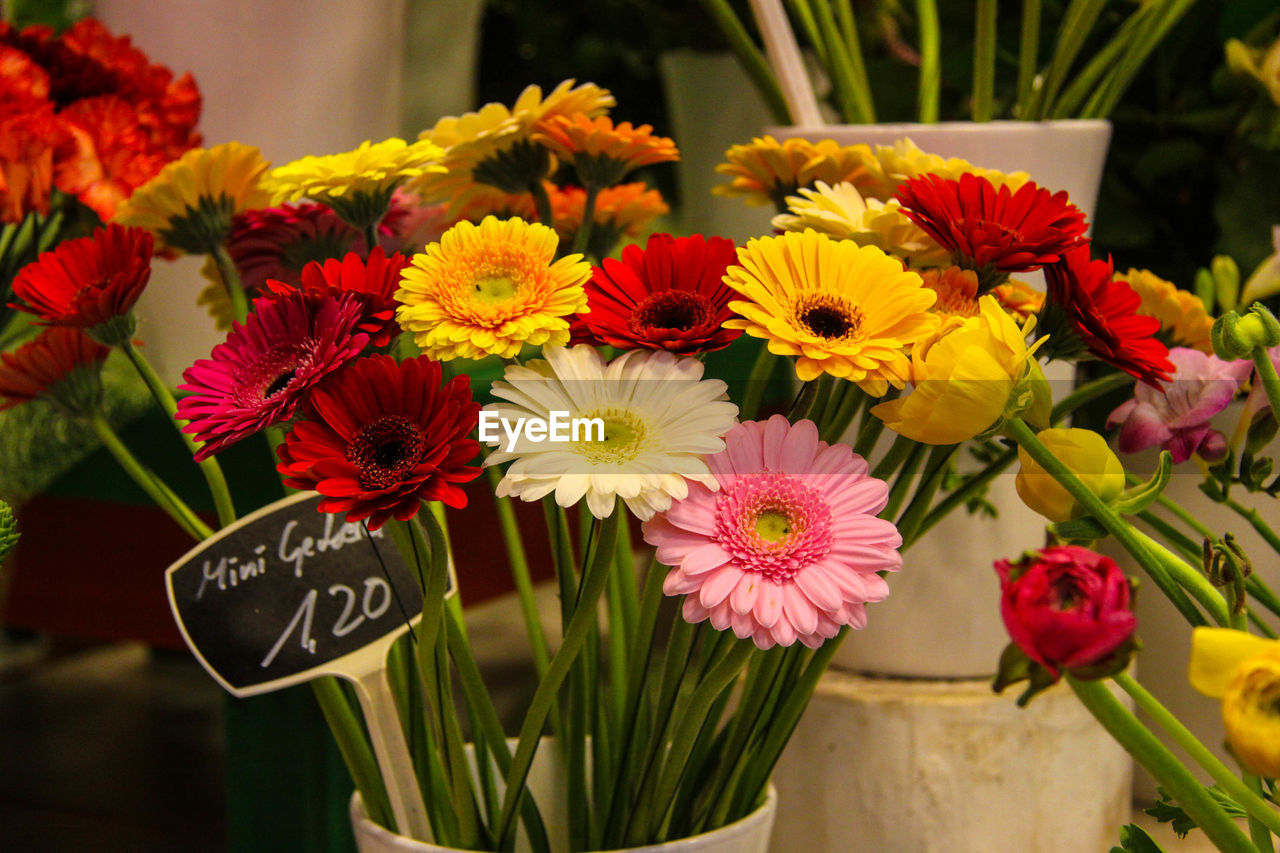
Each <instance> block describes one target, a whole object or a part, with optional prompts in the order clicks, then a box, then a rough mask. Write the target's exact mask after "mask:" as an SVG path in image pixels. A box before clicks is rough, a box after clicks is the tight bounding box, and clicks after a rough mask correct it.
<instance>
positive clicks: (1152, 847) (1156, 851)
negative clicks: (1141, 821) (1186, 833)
mask: <svg viewBox="0 0 1280 853" xmlns="http://www.w3.org/2000/svg"><path fill="white" fill-rule="evenodd" d="M1125 851H1129V853H1164V851H1163V850H1162V849H1161V848H1160V845H1159V844H1156V843H1155V842H1154V841H1152V840H1151V836H1150V835H1147V833H1146V831H1145V830H1143V829H1142V827H1140V826H1138V825H1136V824H1132V823H1131V824H1128V825H1127V826H1122V827H1120V846H1119V847H1112V848H1111V853H1125Z"/></svg>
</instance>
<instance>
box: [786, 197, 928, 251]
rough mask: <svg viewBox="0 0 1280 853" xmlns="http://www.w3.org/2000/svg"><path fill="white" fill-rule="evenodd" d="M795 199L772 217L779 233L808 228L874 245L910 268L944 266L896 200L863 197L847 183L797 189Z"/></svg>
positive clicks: (789, 200)
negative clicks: (903, 261)
mask: <svg viewBox="0 0 1280 853" xmlns="http://www.w3.org/2000/svg"><path fill="white" fill-rule="evenodd" d="M798 192H799V193H800V195H791V196H787V210H788V211H789V213H780V214H778V215H777V216H775V217H773V227H774V228H777V229H779V230H780V231H804V230H805V229H806V228H812V229H813V230H814V231H817V232H818V233H819V234H826V235H827V236H829V237H835V238H836V239H838V240H852V241H853V242H855V243H857V244H858V245H859V246H875V247H876V248H877V249H882V250H884V251H885V252H888V253H889V254H891V255H897V256H898V257H900V258H903V259H904V260H909V261H910V262H911V264H912V265H913V266H915V267H930V266H938V265H942V264H948V263H950V261H951V253H950V252H948V251H947V250H946V249H944V248H942V247H941V246H939V245H938V243H937V241H935V240H934V239H933V238H932V237H930V236H929V235H928V234H926V233H925V232H924V230H923V229H922V228H920V227H919V226H917V225H916V224H915V223H914V222H912V221H911V220H910V219H908V218H907V215H906V214H905V213H903V212H902V205H900V204H898V203H897V202H896V201H893V200H890V201H887V202H882V201H877V200H876V199H874V198H865V199H864V198H863V197H862V194H861V193H859V192H858V190H857V188H856V187H854V185H853V184H851V183H848V182H843V183H839V184H836V185H834V186H832V185H830V184H826V183H823V182H822V181H818V182H817V184H816V185H815V188H814V189H809V188H808V187H801V188H800V190H798Z"/></svg>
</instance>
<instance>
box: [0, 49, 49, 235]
mask: <svg viewBox="0 0 1280 853" xmlns="http://www.w3.org/2000/svg"><path fill="white" fill-rule="evenodd" d="M0 79H3V80H4V90H3V91H2V92H0V222H19V221H21V219H22V218H23V217H24V216H25V215H26V214H27V213H28V212H29V211H32V210H37V211H39V212H41V213H48V212H49V191H50V189H51V188H52V186H53V152H54V144H55V142H56V141H57V140H58V138H59V137H60V136H62V134H63V130H62V128H61V125H60V124H59V122H58V120H57V118H55V117H54V114H53V104H51V103H50V102H49V101H48V100H46V97H47V95H48V92H49V75H48V74H46V73H45V72H44V71H43V70H42V69H41V68H40V67H39V66H37V65H36V64H35V63H34V62H32V61H31V59H30V58H29V57H28V56H27V55H26V54H25V53H23V52H22V51H20V50H16V49H14V48H11V47H4V46H0Z"/></svg>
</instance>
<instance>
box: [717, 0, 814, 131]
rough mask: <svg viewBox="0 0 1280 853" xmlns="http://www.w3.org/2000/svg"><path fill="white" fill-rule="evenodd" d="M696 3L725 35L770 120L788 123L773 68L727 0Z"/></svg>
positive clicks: (788, 119) (783, 101)
mask: <svg viewBox="0 0 1280 853" xmlns="http://www.w3.org/2000/svg"><path fill="white" fill-rule="evenodd" d="M698 2H699V4H700V5H701V6H702V9H703V11H705V12H706V13H707V14H708V15H709V16H710V17H711V19H712V20H713V21H715V23H716V25H717V26H718V27H719V28H720V34H721V35H723V36H724V39H725V41H726V42H728V44H729V48H730V49H731V50H732V51H733V52H734V53H735V54H736V55H737V57H738V63H739V64H740V65H741V66H742V68H743V70H744V71H746V72H747V76H748V77H750V78H751V82H752V83H754V84H755V87H756V91H757V92H758V93H759V94H760V97H761V99H762V100H763V101H764V103H765V106H766V107H768V109H769V114H770V115H771V116H773V120H774V121H775V122H777V123H778V124H790V123H791V111H790V110H788V109H787V101H786V98H784V97H783V96H782V89H781V88H779V86H778V80H777V78H776V77H774V74H773V69H772V68H770V67H769V63H768V62H767V61H766V60H765V58H764V54H762V53H761V52H760V49H759V48H757V47H756V45H755V43H754V42H753V41H752V40H751V35H750V34H749V33H748V32H747V28H746V27H744V26H743V25H742V22H741V21H740V20H738V16H737V15H736V14H735V13H734V11H733V7H732V6H730V5H729V2H728V0H698Z"/></svg>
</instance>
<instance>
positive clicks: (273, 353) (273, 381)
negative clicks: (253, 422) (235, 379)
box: [235, 344, 308, 406]
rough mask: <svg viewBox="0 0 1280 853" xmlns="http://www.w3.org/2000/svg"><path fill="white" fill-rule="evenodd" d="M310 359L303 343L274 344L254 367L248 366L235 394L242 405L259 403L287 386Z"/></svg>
mask: <svg viewBox="0 0 1280 853" xmlns="http://www.w3.org/2000/svg"><path fill="white" fill-rule="evenodd" d="M307 361H308V352H307V349H306V348H305V347H304V346H299V345H297V344H284V345H277V346H275V347H272V348H271V349H269V350H267V351H266V352H265V353H263V354H262V356H261V357H260V358H258V360H257V361H256V362H255V363H253V364H252V366H249V365H246V367H247V369H246V371H245V373H244V374H243V375H242V378H241V380H240V387H239V389H238V392H237V393H236V395H235V396H236V397H237V398H238V400H239V402H240V404H241V405H250V406H256V405H260V404H261V403H262V401H264V400H267V399H270V398H271V397H274V396H275V395H277V394H280V393H281V392H283V391H285V390H286V389H288V387H289V385H290V383H292V382H293V380H294V379H296V378H297V376H298V370H299V369H301V368H302V367H303V366H304V365H305V364H306V363H307Z"/></svg>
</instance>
